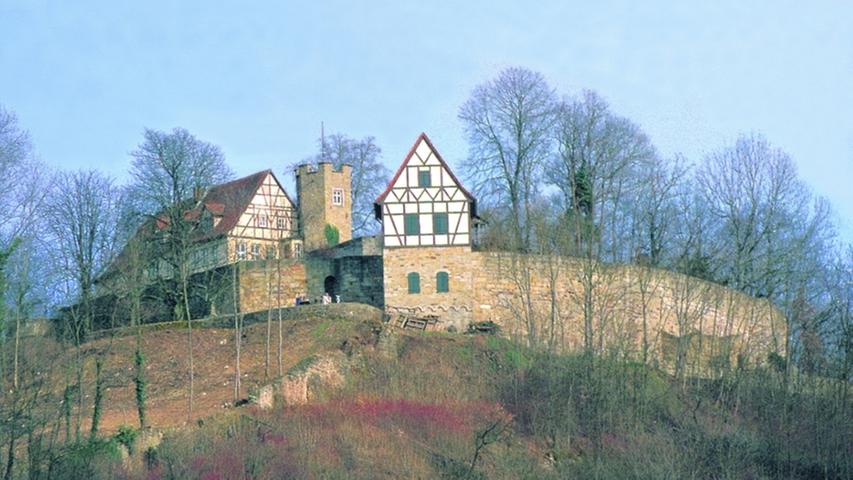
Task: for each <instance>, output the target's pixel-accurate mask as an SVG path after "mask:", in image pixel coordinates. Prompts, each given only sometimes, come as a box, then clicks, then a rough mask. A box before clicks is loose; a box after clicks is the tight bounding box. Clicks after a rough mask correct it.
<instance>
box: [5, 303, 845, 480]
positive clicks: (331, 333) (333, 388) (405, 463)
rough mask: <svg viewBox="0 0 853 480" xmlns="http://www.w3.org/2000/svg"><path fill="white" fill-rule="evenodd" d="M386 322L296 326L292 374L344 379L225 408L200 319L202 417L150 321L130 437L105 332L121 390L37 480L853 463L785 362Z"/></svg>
mask: <svg viewBox="0 0 853 480" xmlns="http://www.w3.org/2000/svg"><path fill="white" fill-rule="evenodd" d="M381 330H382V325H381V324H380V323H377V322H375V321H363V320H360V319H357V318H356V319H353V318H344V317H343V316H335V317H327V316H322V315H319V316H316V317H314V318H303V319H298V320H291V321H289V322H288V323H287V329H286V332H285V338H286V343H285V345H286V348H285V362H284V364H285V370H287V371H288V372H289V373H290V375H289V376H288V378H291V379H292V378H296V377H299V376H300V375H302V376H305V375H306V373H305V372H309V373H310V371H311V370H310V366H311V365H312V364H316V362H317V359H318V358H324V359H331V360H329V361H330V362H331V363H330V364H333V365H335V368H338V369H339V370H340V372H341V373H342V379H343V380H342V381H341V382H329V381H325V380H324V378H323V377H322V375H313V376H312V375H308V378H307V385H308V393H309V395H308V398H309V399H310V401H309V402H308V403H307V404H302V405H282V404H281V403H282V402H278V403H279V404H278V405H277V406H275V407H274V408H272V409H270V410H261V409H259V408H258V407H257V406H254V405H245V406H240V407H230V406H229V405H228V404H229V402H230V401H231V400H232V399H233V383H231V382H232V381H233V363H234V361H233V357H234V348H233V331H229V330H225V329H198V330H196V331H195V332H194V333H195V338H194V342H195V351H196V359H195V362H196V378H195V384H196V399H197V400H196V402H195V415H194V418H193V422H192V423H187V411H186V404H187V402H186V375H187V370H186V368H185V364H184V355H183V352H184V351H185V348H186V346H185V345H186V340H187V339H186V335H185V334H186V332H185V331H181V330H158V331H151V332H148V333H146V335H145V337H144V347H145V354H146V358H147V361H148V370H147V371H148V372H149V381H150V390H149V411H150V418H151V424H152V425H153V427H154V429H153V430H152V431H151V432H146V433H145V435H143V436H140V437H137V438H136V439H135V440H134V437H135V436H136V432H135V431H134V430H132V429H129V428H127V427H123V428H120V425H122V424H127V425H135V404H134V400H133V398H134V397H133V394H132V382H131V381H132V377H131V375H132V368H131V367H132V351H133V345H134V341H135V340H134V339H133V337H126V338H115V339H112V340H109V339H101V340H98V341H97V342H94V343H92V344H90V345H87V346H86V347H85V351H86V352H87V354H88V361H89V367H90V368H89V369H88V370H87V371H88V372H89V373H87V378H89V379H91V370H92V369H91V363H92V362H93V360H92V359H93V358H94V357H93V355H94V354H95V353H96V352H100V353H101V354H102V355H106V361H105V363H104V364H105V367H104V372H105V374H106V375H107V378H109V379H110V385H111V388H110V390H109V392H108V393H107V394H106V397H105V402H104V404H105V407H106V408H105V412H104V415H103V420H102V421H103V426H104V430H103V432H102V434H101V437H100V438H101V440H99V441H89V442H87V441H81V442H79V443H75V442H73V441H69V442H66V443H62V442H61V441H60V442H57V444H56V446H55V447H54V448H53V455H52V456H50V455H49V456H48V457H49V459H48V460H45V461H44V463H43V464H37V465H36V469H37V470H38V472H37V473H38V474H39V475H36V476H35V477H34V478H74V477H78V478H84V477H85V478H139V479H142V478H145V479H160V478H164V479H165V478H204V479H219V478H221V479H230V478H270V479H272V478H508V479H509V478H513V479H514V478H656V479H657V478H850V476H851V474H853V460H851V459H853V447H851V445H853V442H851V439H853V425H851V420H850V419H851V413H853V406H851V400H850V397H849V396H846V395H847V393H846V392H847V390H846V389H847V386H846V385H839V384H832V383H828V382H825V381H822V380H820V379H795V380H791V379H789V380H788V381H787V385H786V381H785V378H784V377H783V376H782V375H781V374H780V373H777V372H775V371H769V370H756V371H733V372H730V373H729V374H728V375H727V376H726V377H724V378H723V379H720V380H714V381H707V380H705V381H691V382H689V383H686V384H673V383H672V382H671V381H670V379H669V378H668V377H666V376H664V375H663V374H661V373H659V372H657V371H655V370H653V369H650V368H645V367H643V366H641V365H637V364H634V363H630V362H627V361H622V360H620V359H618V358H589V357H585V356H580V355H548V354H545V353H542V352H533V351H530V350H528V349H525V348H523V347H520V346H518V345H516V344H513V343H511V342H509V341H507V340H503V339H500V338H497V337H494V336H463V335H453V334H437V333H436V334H432V333H431V334H415V333H408V332H399V331H398V332H390V331H388V330H385V331H382V333H380V331H381ZM273 333H274V336H275V335H276V334H277V331H276V330H275V328H274V329H273ZM265 334H266V326H265V325H264V324H263V323H260V324H255V325H251V326H249V327H247V328H246V332H245V338H244V340H243V342H244V349H243V359H242V364H243V371H244V373H245V375H244V385H246V386H247V387H256V386H261V385H263V384H265V383H267V382H266V381H265V380H264V345H265ZM275 343H276V342H275V340H274V341H273V355H272V359H273V360H272V364H273V366H272V370H273V373H277V366H276V363H275ZM270 381H271V382H274V380H270ZM253 390H254V388H253ZM280 390H281V389H280V387H277V391H280ZM247 391H248V388H247V389H246V390H245V391H244V393H245V392H247ZM90 400H91V399H89V401H90ZM87 405H88V404H87ZM223 405H224V406H225V408H224V407H223ZM155 438H156V439H157V440H158V441H152V439H155ZM161 438H162V441H159V439H161ZM120 443H124V444H127V445H131V446H132V447H131V452H132V455H131V456H130V457H128V458H123V456H122V453H121V452H122V448H119V447H118V445H119V444H120ZM20 463H23V462H22V461H21V462H20ZM31 470H32V467H31ZM48 473H50V475H48ZM21 474H22V475H23V474H24V471H23V469H22V470H21Z"/></svg>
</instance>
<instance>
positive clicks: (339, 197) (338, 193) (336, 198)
mask: <svg viewBox="0 0 853 480" xmlns="http://www.w3.org/2000/svg"><path fill="white" fill-rule="evenodd" d="M343 204H344V189H343V188H333V189H332V205H338V206H343Z"/></svg>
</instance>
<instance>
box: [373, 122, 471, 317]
mask: <svg viewBox="0 0 853 480" xmlns="http://www.w3.org/2000/svg"><path fill="white" fill-rule="evenodd" d="M476 206H477V203H476V201H475V199H474V197H473V196H472V195H471V194H470V193H469V192H468V191H467V190H466V189H465V187H464V186H463V185H462V183H461V182H460V181H459V179H457V178H456V176H455V175H454V174H453V172H452V171H451V170H450V167H449V166H448V165H447V163H446V162H445V161H444V159H443V158H442V157H441V155H440V154H439V153H438V150H436V148H435V147H434V146H433V144H432V142H431V141H430V139H429V137H427V135H426V134H425V133H422V134H421V135H420V136H419V137H418V139H417V140H416V141H415V144H414V145H413V146H412V148H411V150H409V153H408V154H407V155H406V157H405V158H404V159H403V163H402V164H401V165H400V167H399V169H398V170H397V173H396V174H395V175H394V178H393V179H392V180H391V182H390V183H389V184H388V187H387V188H386V189H385V191H384V192H382V194H381V195H379V197H378V198H377V199H376V204H375V209H376V218H377V219H378V220H379V221H381V222H382V243H383V249H384V250H383V284H384V290H385V307H386V309H388V310H390V311H392V312H400V313H413V314H418V315H426V316H436V317H441V318H442V321H443V323H447V324H457V326H458V327H463V326H464V324H465V323H467V322H468V321H470V319H471V310H472V307H471V298H472V288H473V284H472V279H473V277H472V274H471V269H470V268H467V264H468V263H469V262H470V258H471V257H470V252H471V245H472V238H473V228H474V226H475V222H476V220H477V215H476Z"/></svg>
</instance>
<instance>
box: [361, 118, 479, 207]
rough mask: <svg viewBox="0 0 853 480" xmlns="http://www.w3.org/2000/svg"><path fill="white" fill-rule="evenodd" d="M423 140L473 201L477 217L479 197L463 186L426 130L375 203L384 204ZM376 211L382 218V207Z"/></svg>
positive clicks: (419, 136) (470, 200)
mask: <svg viewBox="0 0 853 480" xmlns="http://www.w3.org/2000/svg"><path fill="white" fill-rule="evenodd" d="M422 140H423V141H425V142H426V144H427V146H428V147H429V148H430V150H432V153H433V154H434V155H435V158H437V159H438V162H439V163H440V164H441V166H442V167H444V170H446V171H447V173H449V174H450V178H452V179H453V181H454V182H456V185H458V186H459V190H460V191H461V192H462V194H463V195H465V198H467V199H468V201H469V202H471V215H472V216H474V217H476V216H477V208H476V207H477V199H476V198H474V196H473V195H471V193H470V192H468V190H466V189H465V187H464V186H462V182H460V181H459V179H458V178H456V175H454V173H453V170H451V169H450V167H449V166H448V165H447V162H445V161H444V158H442V157H441V154H440V153H438V149H436V148H435V146H434V145H433V144H432V141H430V139H429V137H428V136H427V134H426V133H424V132H421V134H420V135H418V139H417V140H415V143H414V144H413V145H412V148H410V149H409V153H407V154H406V156H405V158H403V163H401V164H400V168H398V169H397V173H395V174H394V178H392V179H391V181H390V182H388V186H387V187H386V188H385V191H383V192H382V193H381V194H379V196H378V197H376V201H375V202H374V204H375V205H377V206H378V205H382V204H383V203H384V202H385V197H387V196H388V194H389V193H390V192H391V189H392V188H394V184H395V183H397V179H398V178H400V175H402V174H403V172H404V171H405V170H406V166H407V165H408V164H409V160H411V159H412V156H413V155H414V154H415V150H417V148H418V145H420V144H421V141H422ZM375 211H376V214H377V215H376V216H377V218H381V216H382V215H381V209H380V208H376V209H375Z"/></svg>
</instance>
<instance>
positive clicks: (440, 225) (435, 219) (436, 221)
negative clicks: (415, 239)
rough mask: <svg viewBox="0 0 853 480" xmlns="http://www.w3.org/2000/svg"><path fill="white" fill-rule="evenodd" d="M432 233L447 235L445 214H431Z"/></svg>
mask: <svg viewBox="0 0 853 480" xmlns="http://www.w3.org/2000/svg"><path fill="white" fill-rule="evenodd" d="M432 233H434V234H436V235H444V234H446V233H447V214H446V213H433V214H432Z"/></svg>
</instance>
